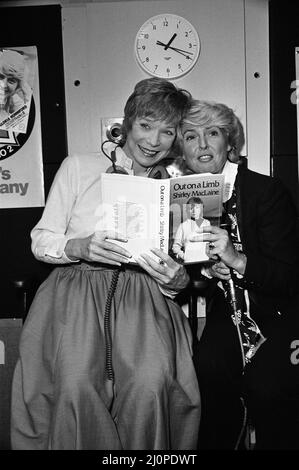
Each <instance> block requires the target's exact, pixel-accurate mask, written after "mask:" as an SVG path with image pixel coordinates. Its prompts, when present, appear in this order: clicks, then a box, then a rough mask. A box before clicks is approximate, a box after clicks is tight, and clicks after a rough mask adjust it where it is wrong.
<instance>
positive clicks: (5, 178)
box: [0, 46, 45, 208]
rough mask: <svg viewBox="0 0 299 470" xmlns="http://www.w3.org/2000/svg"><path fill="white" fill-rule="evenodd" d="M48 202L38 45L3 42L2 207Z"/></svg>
mask: <svg viewBox="0 0 299 470" xmlns="http://www.w3.org/2000/svg"><path fill="white" fill-rule="evenodd" d="M44 204H45V198H44V178H43V159H42V143H41V125H40V100H39V80H38V56H37V48H36V47H35V46H26V47H1V46H0V208H13V207H39V206H44Z"/></svg>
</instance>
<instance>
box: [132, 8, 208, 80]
mask: <svg viewBox="0 0 299 470" xmlns="http://www.w3.org/2000/svg"><path fill="white" fill-rule="evenodd" d="M199 52H200V40H199V37H198V34H197V31H196V29H195V28H194V26H192V24H191V23H189V21H187V20H186V19H184V18H182V17H181V16H177V15H172V14H161V15H157V16H153V17H152V18H150V19H149V20H147V21H146V22H145V23H144V24H143V26H141V28H140V29H139V31H138V33H137V35H136V39H135V57H136V60H137V62H138V64H139V65H140V66H141V68H142V69H143V70H145V72H147V73H149V74H150V75H153V76H155V77H162V78H168V79H170V78H178V77H181V76H182V75H185V74H186V73H187V72H189V71H190V70H191V69H192V68H193V67H194V65H195V63H196V61H197V59H198V56H199Z"/></svg>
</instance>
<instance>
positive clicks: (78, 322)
mask: <svg viewBox="0 0 299 470" xmlns="http://www.w3.org/2000/svg"><path fill="white" fill-rule="evenodd" d="M113 273H115V269H112V268H109V267H108V268H107V267H103V266H100V265H94V266H93V265H88V264H85V263H82V264H75V265H71V266H63V267H57V268H55V269H54V270H53V271H52V273H51V274H50V276H49V277H48V278H47V279H46V281H45V282H44V283H43V284H42V285H41V286H40V288H39V290H38V291H37V293H36V296H35V298H34V300H33V303H32V305H31V308H30V311H29V313H28V316H27V319H26V321H25V323H24V327H23V330H22V334H21V340H20V351H19V359H18V362H17V364H16V368H15V372H14V377H13V383H12V406H11V409H12V416H11V440H12V448H13V449H20V450H21V449H28V450H42V449H44V450H46V449H62V450H63V449H65V450H73V449H94V450H98V449H101V450H106V449H109V450H142V449H148V450H149V449H153V450H156V449H157V450H171V449H173V450H192V449H196V443H197V433H198V427H199V420H200V394H199V388H198V383H197V379H196V374H195V370H194V366H193V362H192V341H191V332H190V328H189V323H188V319H187V318H186V317H185V315H184V313H183V312H182V310H181V309H180V307H179V306H178V305H177V304H176V303H175V302H174V301H173V300H171V299H169V298H167V297H165V296H163V295H162V294H161V292H160V290H159V288H158V285H157V283H156V282H155V281H154V280H153V279H152V278H151V277H150V276H149V275H147V274H146V273H144V272H140V270H135V269H129V268H125V269H122V270H121V271H120V273H119V277H118V282H117V285H116V288H115V293H114V295H111V296H110V294H109V291H110V289H111V282H112V279H113ZM114 275H115V274H114ZM109 297H110V304H111V305H110V309H109V308H108V307H107V298H108V299H109ZM108 303H109V301H108ZM105 310H106V317H105ZM107 310H108V313H109V311H110V313H109V323H107V318H108V317H107ZM107 325H108V327H107ZM107 348H108V362H109V361H110V366H109V367H108V371H107V364H106V363H107ZM109 355H110V356H109ZM110 369H111V370H110ZM109 370H110V377H109ZM111 374H112V376H111Z"/></svg>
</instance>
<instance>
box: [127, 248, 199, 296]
mask: <svg viewBox="0 0 299 470" xmlns="http://www.w3.org/2000/svg"><path fill="white" fill-rule="evenodd" d="M151 251H152V252H153V253H154V254H155V255H156V256H158V258H160V262H157V261H155V259H154V258H152V257H151V256H150V255H148V254H145V253H144V254H142V255H140V257H139V258H138V259H137V260H136V261H137V262H138V264H139V266H141V267H142V268H143V269H144V270H145V271H146V272H147V273H148V274H150V275H151V276H152V278H154V279H155V281H157V283H158V284H160V286H161V287H164V288H165V289H170V290H174V291H176V292H179V291H181V290H182V289H184V288H185V287H186V286H187V284H188V282H189V279H190V278H189V275H188V273H187V271H186V269H185V267H184V266H183V265H182V264H179V263H177V262H176V261H174V260H173V259H172V258H171V257H170V256H169V255H167V254H165V253H164V252H163V251H162V250H159V249H158V248H153V249H152V250H151Z"/></svg>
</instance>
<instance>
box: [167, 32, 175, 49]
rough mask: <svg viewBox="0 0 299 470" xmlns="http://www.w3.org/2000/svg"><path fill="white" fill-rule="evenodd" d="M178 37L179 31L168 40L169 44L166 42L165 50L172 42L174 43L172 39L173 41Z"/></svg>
mask: <svg viewBox="0 0 299 470" xmlns="http://www.w3.org/2000/svg"><path fill="white" fill-rule="evenodd" d="M176 37H177V33H174V35H173V36H172V37H171V38H170V40H169V41H168V43H167V44H164V50H165V51H166V50H167V49H168V48H169V46H170V44H171V43H172V41H173V40H174V39H175V38H176Z"/></svg>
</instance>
